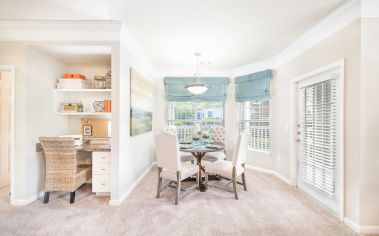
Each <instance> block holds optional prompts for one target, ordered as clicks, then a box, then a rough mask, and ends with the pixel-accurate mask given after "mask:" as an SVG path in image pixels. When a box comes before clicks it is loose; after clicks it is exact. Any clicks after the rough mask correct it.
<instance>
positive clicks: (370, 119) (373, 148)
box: [359, 18, 379, 226]
mask: <svg viewBox="0 0 379 236" xmlns="http://www.w3.org/2000/svg"><path fill="white" fill-rule="evenodd" d="M378 55H379V19H377V18H376V19H375V18H367V19H362V82H361V101H360V102H361V139H360V146H361V148H360V154H361V161H360V173H361V176H360V196H359V201H360V209H359V210H360V211H359V215H360V220H359V224H360V225H363V226H374V225H376V226H378V225H379V106H378V104H377V102H378V101H379V94H378V93H379V59H378Z"/></svg>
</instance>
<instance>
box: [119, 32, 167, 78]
mask: <svg viewBox="0 0 379 236" xmlns="http://www.w3.org/2000/svg"><path fill="white" fill-rule="evenodd" d="M120 44H121V45H122V46H124V47H125V48H127V49H128V50H129V51H130V52H131V53H132V54H133V55H134V56H135V57H136V58H137V60H138V61H139V62H140V63H141V64H142V65H143V66H144V67H145V69H146V70H147V71H148V72H149V74H151V75H152V76H154V77H161V76H162V75H161V73H160V71H159V70H158V69H157V68H156V67H155V65H154V64H153V63H152V62H151V60H150V58H149V57H148V56H147V55H146V53H145V52H144V51H143V49H142V47H140V45H139V43H138V42H137V40H135V38H134V37H133V35H132V34H131V33H130V31H129V29H128V28H127V27H126V26H125V25H122V26H121V30H120Z"/></svg>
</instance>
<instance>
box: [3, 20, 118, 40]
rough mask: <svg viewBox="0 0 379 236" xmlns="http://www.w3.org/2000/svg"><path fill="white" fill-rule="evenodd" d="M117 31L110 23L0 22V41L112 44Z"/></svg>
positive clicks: (109, 21) (106, 21) (75, 21)
mask: <svg viewBox="0 0 379 236" xmlns="http://www.w3.org/2000/svg"><path fill="white" fill-rule="evenodd" d="M120 28H121V23H120V22H118V21H111V20H0V41H15V42H63V41H66V42H67V41H69V42H72V41H76V42H114V41H118V40H119V38H120Z"/></svg>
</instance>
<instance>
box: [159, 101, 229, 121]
mask: <svg viewBox="0 0 379 236" xmlns="http://www.w3.org/2000/svg"><path fill="white" fill-rule="evenodd" d="M172 103H180V102H167V119H166V122H167V125H174V124H172V123H173V122H175V120H176V119H170V112H171V111H170V109H172ZM188 103H192V104H193V119H192V122H193V123H197V122H198V119H197V112H196V104H199V103H204V102H203V101H190V102H188ZM208 103H222V119H221V120H222V122H221V126H222V127H225V102H208ZM172 110H174V109H172ZM214 114H215V113H214V112H213V116H212V118H214ZM204 118H205V117H204V116H203V117H202V118H201V119H200V120H203V119H204ZM186 121H188V120H186ZM201 123H203V121H201Z"/></svg>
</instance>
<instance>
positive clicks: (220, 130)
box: [203, 126, 226, 162]
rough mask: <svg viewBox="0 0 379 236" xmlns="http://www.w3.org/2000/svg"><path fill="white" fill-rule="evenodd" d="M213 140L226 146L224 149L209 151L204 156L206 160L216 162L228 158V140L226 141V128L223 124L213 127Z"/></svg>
mask: <svg viewBox="0 0 379 236" xmlns="http://www.w3.org/2000/svg"><path fill="white" fill-rule="evenodd" d="M212 133H213V142H215V143H222V144H224V146H225V148H224V150H222V151H217V152H208V153H207V154H205V156H204V157H203V160H204V161H210V162H216V161H219V160H225V159H226V154H225V153H226V141H225V133H226V132H225V128H224V127H222V126H217V127H215V128H214V129H213V131H212Z"/></svg>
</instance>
